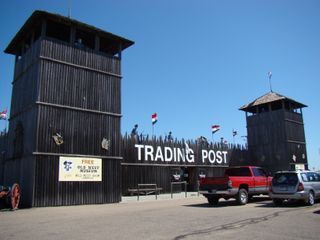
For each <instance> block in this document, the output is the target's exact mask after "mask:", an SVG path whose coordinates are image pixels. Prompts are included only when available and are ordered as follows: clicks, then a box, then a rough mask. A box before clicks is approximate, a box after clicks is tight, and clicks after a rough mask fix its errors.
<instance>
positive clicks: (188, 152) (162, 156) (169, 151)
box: [135, 144, 228, 165]
mask: <svg viewBox="0 0 320 240" xmlns="http://www.w3.org/2000/svg"><path fill="white" fill-rule="evenodd" d="M135 148H136V149H137V155H138V161H142V157H143V156H144V161H146V162H147V161H150V162H167V163H169V162H175V163H181V162H182V163H185V162H187V163H194V162H195V155H194V151H193V150H192V149H191V148H189V146H188V145H186V149H181V148H172V147H164V148H161V147H160V146H157V147H156V150H155V149H154V147H153V146H151V145H141V144H135ZM227 154H228V152H227V151H220V150H218V151H214V150H202V151H201V162H202V163H204V164H206V163H210V164H219V165H220V164H227Z"/></svg>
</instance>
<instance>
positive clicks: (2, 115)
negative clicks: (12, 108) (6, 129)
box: [0, 109, 8, 120]
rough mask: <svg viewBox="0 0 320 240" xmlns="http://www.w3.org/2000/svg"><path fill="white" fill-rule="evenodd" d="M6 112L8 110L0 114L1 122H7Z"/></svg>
mask: <svg viewBox="0 0 320 240" xmlns="http://www.w3.org/2000/svg"><path fill="white" fill-rule="evenodd" d="M7 112H8V109H6V110H4V111H2V112H0V119H1V120H7V118H8V115H7Z"/></svg>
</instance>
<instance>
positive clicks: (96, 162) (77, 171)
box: [59, 156, 102, 182]
mask: <svg viewBox="0 0 320 240" xmlns="http://www.w3.org/2000/svg"><path fill="white" fill-rule="evenodd" d="M59 181H60V182H72V181H75V182H101V181H102V159H101V158H87V157H62V156H61V157H60V159H59Z"/></svg>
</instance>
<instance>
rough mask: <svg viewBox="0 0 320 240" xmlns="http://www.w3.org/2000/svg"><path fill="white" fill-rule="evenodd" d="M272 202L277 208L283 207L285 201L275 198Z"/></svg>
mask: <svg viewBox="0 0 320 240" xmlns="http://www.w3.org/2000/svg"><path fill="white" fill-rule="evenodd" d="M272 201H273V204H274V205H275V206H281V205H282V203H283V200H282V199H278V198H274V199H272Z"/></svg>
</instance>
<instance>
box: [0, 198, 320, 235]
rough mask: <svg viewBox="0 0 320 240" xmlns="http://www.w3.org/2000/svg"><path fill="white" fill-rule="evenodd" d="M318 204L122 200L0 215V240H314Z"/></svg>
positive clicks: (263, 200)
mask: <svg viewBox="0 0 320 240" xmlns="http://www.w3.org/2000/svg"><path fill="white" fill-rule="evenodd" d="M318 212H319V213H320V204H319V203H317V204H315V205H314V206H311V207H306V206H304V205H299V204H284V206H282V207H274V206H273V204H272V201H271V200H270V199H269V198H267V197H266V196H263V197H259V198H254V199H253V201H252V202H250V203H249V204H247V205H245V206H239V205H237V203H236V201H233V200H229V201H221V202H220V203H219V205H218V206H217V207H212V206H210V205H209V204H208V203H207V201H206V199H205V198H204V197H202V196H201V195H200V196H198V195H197V193H188V196H187V198H186V197H185V196H184V194H183V193H181V194H174V195H173V197H172V198H171V195H170V194H169V195H168V194H161V195H160V196H158V199H157V200H156V199H155V196H154V195H150V196H141V197H140V199H139V201H137V197H136V196H132V197H124V198H123V201H122V202H121V203H116V204H100V205H81V206H62V207H45V208H30V209H21V210H17V211H0V233H1V235H0V239H1V240H20V239H21V240H22V239H23V240H29V239H30V240H37V239H48V240H51V239H59V240H60V239H77V240H82V239H83V240H84V239H98V240H100V239H174V240H178V239H224V240H225V239H284V240H289V239H290V240H291V239H317V240H318V239H319V236H320V228H319V222H320V214H319V213H318Z"/></svg>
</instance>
